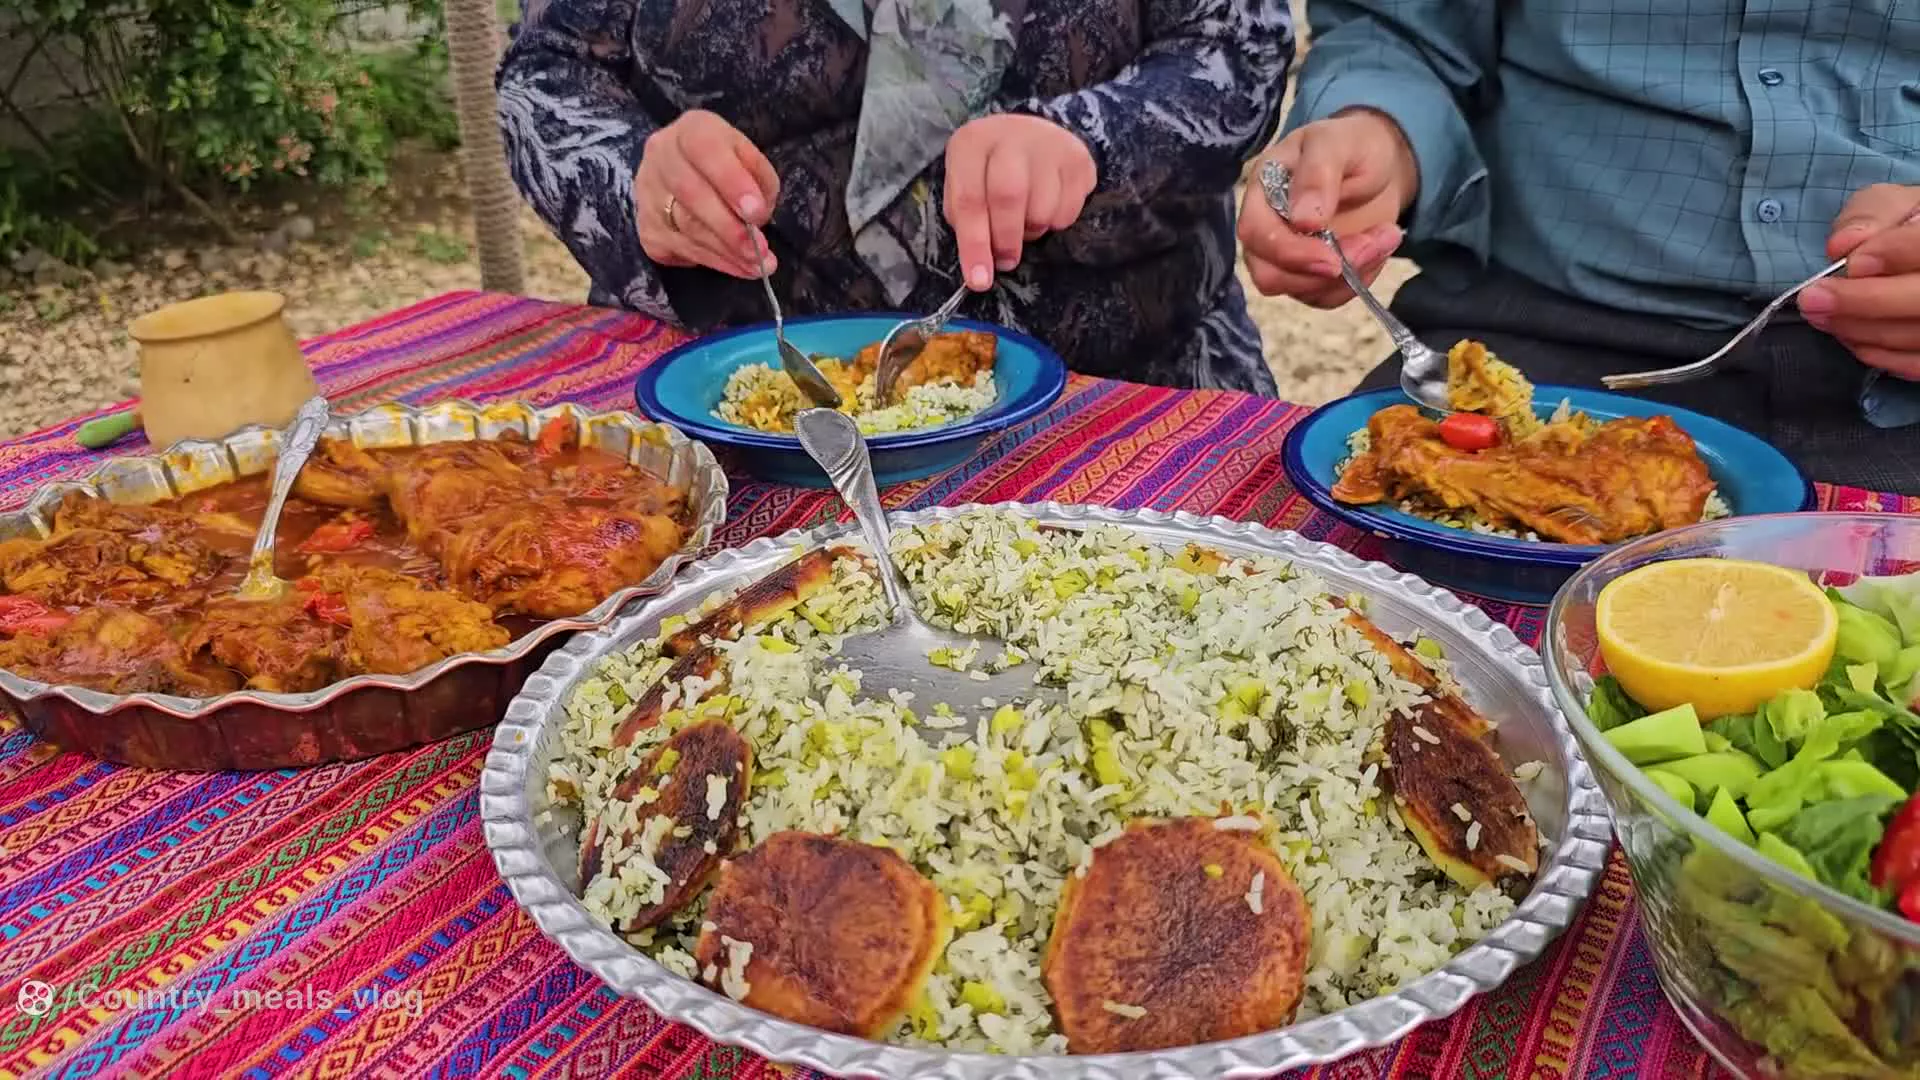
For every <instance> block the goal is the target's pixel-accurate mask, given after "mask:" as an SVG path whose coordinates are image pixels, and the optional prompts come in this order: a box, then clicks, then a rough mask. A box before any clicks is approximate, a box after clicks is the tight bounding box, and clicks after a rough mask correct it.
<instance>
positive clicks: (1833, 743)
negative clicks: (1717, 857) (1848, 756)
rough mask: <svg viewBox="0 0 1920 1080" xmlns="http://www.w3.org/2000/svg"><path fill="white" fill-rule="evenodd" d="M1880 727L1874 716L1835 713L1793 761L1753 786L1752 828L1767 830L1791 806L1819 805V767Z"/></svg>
mask: <svg viewBox="0 0 1920 1080" xmlns="http://www.w3.org/2000/svg"><path fill="white" fill-rule="evenodd" d="M1880 724H1881V717H1880V716H1879V715H1878V714H1875V713H1872V712H1845V713H1836V714H1835V715H1833V716H1829V717H1827V718H1826V720H1825V721H1824V722H1822V723H1821V724H1820V725H1819V726H1818V727H1816V728H1814V729H1813V731H1812V732H1811V733H1810V734H1809V735H1807V737H1806V741H1805V742H1804V743H1802V744H1801V746H1800V750H1799V752H1797V753H1795V754H1794V755H1793V760H1791V761H1789V762H1787V763H1786V764H1785V765H1782V766H1780V767H1779V768H1777V769H1775V770H1773V771H1772V772H1770V773H1768V774H1766V775H1765V776H1762V777H1761V778H1760V779H1758V780H1756V781H1754V782H1753V786H1752V787H1750V788H1748V789H1747V807H1748V813H1747V820H1748V821H1751V822H1752V823H1753V827H1754V828H1756V829H1761V828H1765V827H1767V826H1766V825H1763V824H1762V822H1771V820H1772V817H1773V814H1775V813H1777V812H1778V811H1779V810H1780V808H1782V807H1784V806H1786V805H1787V804H1789V803H1794V802H1798V803H1800V804H1802V805H1804V804H1806V803H1810V802H1814V801H1816V799H1815V796H1816V794H1817V791H1818V783H1819V773H1818V772H1817V771H1816V768H1815V767H1816V766H1818V765H1819V764H1820V763H1821V762H1823V761H1826V760H1827V759H1829V758H1833V757H1837V756H1839V753H1840V747H1841V746H1842V745H1843V744H1845V743H1851V742H1855V741H1857V740H1859V739H1864V738H1866V737H1867V736H1868V735H1871V734H1872V733H1873V732H1874V730H1875V729H1877V728H1878V727H1879V726H1880Z"/></svg>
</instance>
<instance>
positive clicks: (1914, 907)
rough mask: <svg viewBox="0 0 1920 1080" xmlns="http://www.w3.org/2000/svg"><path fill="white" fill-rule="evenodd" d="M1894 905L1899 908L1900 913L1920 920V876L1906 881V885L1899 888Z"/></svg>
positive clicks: (1914, 919)
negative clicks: (1897, 897) (1898, 894)
mask: <svg viewBox="0 0 1920 1080" xmlns="http://www.w3.org/2000/svg"><path fill="white" fill-rule="evenodd" d="M1895 906H1896V907H1898V908H1899V909H1900V914H1902V915H1905V916H1906V917H1907V918H1908V919H1910V920H1912V921H1914V922H1920V878H1914V879H1913V880H1912V881H1909V882H1907V887H1906V888H1904V889H1901V890H1900V899H1899V901H1898V902H1897V903H1896V904H1895Z"/></svg>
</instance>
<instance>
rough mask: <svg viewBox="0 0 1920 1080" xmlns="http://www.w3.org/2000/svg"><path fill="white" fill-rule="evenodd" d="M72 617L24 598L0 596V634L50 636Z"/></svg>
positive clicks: (36, 601)
mask: <svg viewBox="0 0 1920 1080" xmlns="http://www.w3.org/2000/svg"><path fill="white" fill-rule="evenodd" d="M72 620H73V616H71V615H69V614H67V613H66V612H64V611H56V610H54V609H53V608H50V607H48V606H47V605H45V604H43V603H41V602H40V601H38V600H33V599H30V598H28V597H25V596H0V633H5V634H39V635H40V636H42V637H46V636H50V635H52V634H53V632H54V631H56V630H58V629H60V628H61V627H63V626H65V625H67V623H69V622H71V621H72Z"/></svg>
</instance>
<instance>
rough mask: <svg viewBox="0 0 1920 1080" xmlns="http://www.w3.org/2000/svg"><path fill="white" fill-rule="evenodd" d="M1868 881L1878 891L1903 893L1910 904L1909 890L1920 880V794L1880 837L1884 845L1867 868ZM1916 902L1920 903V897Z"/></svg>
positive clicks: (1902, 809) (1894, 818)
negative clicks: (1907, 892)
mask: <svg viewBox="0 0 1920 1080" xmlns="http://www.w3.org/2000/svg"><path fill="white" fill-rule="evenodd" d="M1867 878H1868V880H1870V881H1872V882H1873V887H1874V888H1876V889H1886V890H1887V891H1889V892H1900V893H1901V903H1902V904H1905V903H1906V890H1907V887H1908V886H1910V885H1912V884H1913V883H1914V882H1916V881H1920V795H1916V796H1914V797H1913V798H1911V799H1908V800H1907V805H1905V806H1903V807H1901V808H1900V812H1899V813H1897V814H1895V815H1893V820H1892V821H1889V822H1887V831H1886V832H1884V833H1882V834H1880V846H1879V847H1877V848H1875V849H1874V851H1873V861H1872V862H1871V863H1869V864H1868V865H1867ZM1915 899H1916V900H1920V895H1916V897H1915Z"/></svg>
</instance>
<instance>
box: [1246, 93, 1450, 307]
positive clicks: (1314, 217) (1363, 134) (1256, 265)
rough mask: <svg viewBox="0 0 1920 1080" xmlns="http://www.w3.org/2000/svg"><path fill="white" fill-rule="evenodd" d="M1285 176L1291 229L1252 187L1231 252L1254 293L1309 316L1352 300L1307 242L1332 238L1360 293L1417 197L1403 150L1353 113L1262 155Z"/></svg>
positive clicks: (1389, 132) (1416, 178)
mask: <svg viewBox="0 0 1920 1080" xmlns="http://www.w3.org/2000/svg"><path fill="white" fill-rule="evenodd" d="M1264 160H1272V161H1276V162H1278V163H1280V164H1281V165H1284V166H1286V167H1287V168H1288V169H1289V170H1291V171H1292V173H1293V189H1292V192H1291V194H1292V196H1293V225H1292V226H1291V227H1289V226H1288V224H1287V223H1286V222H1285V221H1282V220H1281V219H1280V215H1279V214H1276V213H1274V211H1273V207H1271V206H1268V205H1267V199H1266V194H1265V193H1264V192H1263V191H1262V190H1261V189H1260V185H1259V184H1258V183H1253V184H1249V185H1247V196H1246V200H1245V202H1244V203H1243V204H1242V205H1241V207H1240V247H1241V250H1242V251H1243V252H1244V253H1245V257H1246V261H1247V271H1248V274H1249V275H1250V276H1251V277H1252V278H1253V284H1254V287H1255V288H1257V289H1259V290H1260V291H1261V292H1262V293H1265V294H1266V295H1268V296H1291V297H1293V298H1294V299H1296V300H1298V301H1300V302H1301V303H1304V304H1311V305H1312V306H1314V307H1317V308H1336V307H1339V306H1340V305H1341V304H1344V303H1346V302H1347V301H1349V300H1351V299H1353V290H1351V289H1349V288H1347V284H1346V282H1345V281H1344V280H1342V279H1341V277H1340V260H1339V259H1337V258H1335V257H1334V254H1333V251H1332V249H1331V248H1329V247H1328V246H1327V244H1326V241H1324V240H1320V239H1318V238H1316V237H1314V236H1312V235H1309V234H1311V233H1313V232H1316V231H1318V230H1320V229H1324V228H1329V227H1331V228H1332V229H1333V232H1334V235H1336V236H1338V237H1339V238H1340V246H1341V248H1342V249H1343V250H1345V251H1346V253H1347V258H1348V259H1350V260H1352V262H1353V265H1354V268H1355V269H1356V270H1358V271H1359V272H1360V276H1361V278H1362V279H1364V280H1365V281H1366V282H1367V283H1368V284H1369V285H1371V284H1372V283H1373V279H1374V278H1376V277H1379V276H1380V271H1381V270H1382V269H1384V268H1385V267H1386V265H1387V258H1388V257H1389V256H1391V255H1392V254H1393V253H1394V251H1395V249H1397V248H1399V246H1400V226H1399V225H1397V224H1396V222H1398V221H1399V220H1400V215H1401V214H1403V213H1405V212H1406V209H1407V207H1409V206H1411V205H1413V199H1414V196H1415V195H1416V194H1418V193H1419V190H1420V172H1419V168H1418V166H1417V165H1416V164H1415V162H1414V159H1413V148H1412V147H1411V146H1409V145H1408V144H1407V139H1406V136H1405V135H1403V134H1401V132H1400V125H1398V124H1396V123H1394V122H1393V120H1392V119H1390V118H1389V117H1388V116H1387V115H1386V114H1385V113H1380V112H1375V111H1373V110H1372V109H1356V110H1353V111H1350V112H1343V113H1339V114H1336V115H1334V116H1331V117H1328V118H1327V119H1325V120H1317V121H1315V122H1313V123H1311V124H1308V125H1306V126H1304V127H1302V128H1300V129H1299V130H1298V131H1295V132H1293V133H1292V134H1290V135H1288V136H1287V137H1286V138H1284V139H1281V140H1280V143H1279V145H1277V146H1275V147H1274V148H1273V149H1272V150H1270V151H1268V152H1267V154H1266V155H1265V158H1264Z"/></svg>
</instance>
